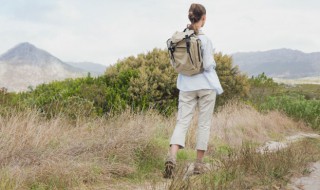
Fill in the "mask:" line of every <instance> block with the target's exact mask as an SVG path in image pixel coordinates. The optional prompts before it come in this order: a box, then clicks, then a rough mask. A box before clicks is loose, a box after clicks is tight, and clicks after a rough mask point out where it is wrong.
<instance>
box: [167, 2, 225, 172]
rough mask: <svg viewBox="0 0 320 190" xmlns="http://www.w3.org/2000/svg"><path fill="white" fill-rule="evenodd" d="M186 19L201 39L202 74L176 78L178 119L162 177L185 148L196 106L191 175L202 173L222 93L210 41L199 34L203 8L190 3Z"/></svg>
mask: <svg viewBox="0 0 320 190" xmlns="http://www.w3.org/2000/svg"><path fill="white" fill-rule="evenodd" d="M188 17H189V20H190V22H191V24H189V25H188V29H190V30H194V31H195V33H196V34H198V37H199V39H200V40H201V45H202V46H201V53H202V56H203V68H204V71H203V72H202V73H199V74H196V75H192V76H186V75H183V74H179V75H178V79H177V88H178V89H179V91H180V92H179V106H178V118H177V123H176V127H175V130H174V132H173V134H172V137H171V140H170V149H169V154H168V157H167V159H166V162H165V171H164V177H165V178H171V177H173V171H174V168H175V166H176V155H177V152H178V150H179V149H182V148H184V147H185V137H186V133H187V130H188V128H189V126H190V123H191V120H192V118H193V114H194V112H195V108H196V106H198V108H199V119H198V121H199V122H198V130H197V143H196V151H197V159H196V161H195V164H194V166H195V167H194V174H200V173H202V172H203V169H204V164H203V157H204V154H205V151H206V150H207V146H208V141H209V135H210V127H211V120H212V115H213V110H214V105H215V100H216V95H217V94H221V93H222V92H223V89H222V87H221V84H220V81H219V78H218V76H217V73H216V71H215V67H216V63H215V61H214V59H213V52H214V49H213V45H212V42H211V40H210V39H209V38H208V37H207V36H206V35H203V33H202V31H201V28H202V27H203V26H204V24H205V22H206V9H205V7H204V6H203V5H201V4H195V3H194V4H192V5H191V6H190V9H189V15H188ZM200 34H201V35H200Z"/></svg>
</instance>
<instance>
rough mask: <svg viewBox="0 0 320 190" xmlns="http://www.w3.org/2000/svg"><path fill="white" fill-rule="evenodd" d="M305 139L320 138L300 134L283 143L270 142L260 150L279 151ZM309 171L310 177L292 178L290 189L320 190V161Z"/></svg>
mask: <svg viewBox="0 0 320 190" xmlns="http://www.w3.org/2000/svg"><path fill="white" fill-rule="evenodd" d="M303 138H320V135H318V134H310V133H299V134H297V135H294V136H289V137H287V138H286V139H285V140H284V141H283V142H275V141H269V142H267V143H266V144H265V145H264V146H262V147H260V148H259V149H258V151H259V152H261V153H264V152H266V151H271V152H273V151H277V150H279V149H282V148H286V147H287V146H289V144H290V143H292V142H296V141H298V140H300V139H303ZM309 170H310V171H311V173H310V175H308V176H303V177H300V178H292V179H291V180H290V183H289V184H288V188H289V189H292V190H320V161H319V162H316V163H313V164H312V165H311V166H310V168H309Z"/></svg>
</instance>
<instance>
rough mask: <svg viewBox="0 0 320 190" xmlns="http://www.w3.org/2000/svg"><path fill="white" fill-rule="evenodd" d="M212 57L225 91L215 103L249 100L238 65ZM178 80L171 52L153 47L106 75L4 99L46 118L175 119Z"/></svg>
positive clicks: (225, 58) (121, 62) (222, 57)
mask: <svg viewBox="0 0 320 190" xmlns="http://www.w3.org/2000/svg"><path fill="white" fill-rule="evenodd" d="M214 56H215V59H216V62H217V67H216V70H217V73H218V75H219V77H220V81H221V83H222V86H223V88H224V93H223V95H221V96H219V97H218V100H217V105H218V106H219V105H223V104H224V103H225V102H226V101H228V100H230V99H233V98H236V97H243V96H246V95H247V93H248V90H249V84H248V81H247V78H246V76H245V75H242V74H240V73H239V69H238V67H234V66H233V65H232V59H231V57H230V56H228V55H222V53H218V54H215V55H214ZM177 76H178V74H177V73H176V72H175V71H174V69H173V67H172V66H171V64H170V61H169V55H168V52H167V51H165V50H160V49H153V50H152V51H150V52H148V53H145V54H144V53H143V54H139V55H137V56H136V57H134V56H130V57H128V58H125V59H123V60H119V61H118V62H117V63H116V64H115V65H113V66H110V67H109V68H108V69H107V70H106V72H105V75H104V76H100V77H97V78H92V77H91V76H90V75H88V76H87V77H84V78H77V79H66V80H64V81H54V82H51V83H49V84H42V85H39V86H37V87H36V88H35V89H32V88H30V89H29V91H28V92H24V93H19V94H13V95H12V96H13V97H14V98H11V99H10V98H7V97H6V98H5V99H4V98H2V99H0V101H2V102H4V101H6V102H9V103H7V104H8V105H13V104H16V103H18V104H21V105H24V106H26V107H31V108H36V109H38V110H39V111H41V112H42V113H43V114H45V115H46V116H47V117H52V116H55V115H57V114H59V113H63V114H66V115H68V116H69V117H71V118H76V117H77V116H76V115H80V116H91V115H95V114H97V115H102V114H111V113H121V112H122V111H123V110H126V109H128V108H129V109H131V110H133V111H144V110H149V109H150V108H151V109H156V110H158V111H159V112H160V113H162V114H164V115H171V114H172V113H173V112H175V111H176V109H177V104H178V95H179V90H178V89H177V87H176V81H177ZM0 98H1V96H0ZM86 109H89V111H88V110H86ZM78 110H81V112H80V111H78Z"/></svg>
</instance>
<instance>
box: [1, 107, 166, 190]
mask: <svg viewBox="0 0 320 190" xmlns="http://www.w3.org/2000/svg"><path fill="white" fill-rule="evenodd" d="M164 125H166V126H170V124H168V123H166V120H164V119H163V118H162V117H160V116H159V115H155V114H153V113H149V114H146V115H142V114H140V115H135V114H132V113H128V112H127V113H124V114H122V115H120V116H118V117H117V118H113V119H112V120H107V119H103V118H96V119H94V120H91V121H78V122H76V123H75V124H72V123H70V122H69V121H68V120H67V119H64V118H61V117H59V118H54V119H51V120H44V119H43V118H42V117H40V116H39V114H38V113H36V112H33V111H30V112H27V113H18V114H13V115H8V116H5V117H0V163H1V169H0V177H1V180H0V187H6V189H27V188H30V187H34V188H35V189H37V188H38V189H42V188H45V189H47V188H52V189H61V188H64V187H69V188H70V187H76V186H78V185H83V184H89V185H90V184H92V183H96V182H101V181H108V180H109V179H111V178H114V177H125V176H128V175H131V174H133V173H134V172H136V167H135V165H136V153H137V151H140V152H141V151H143V150H144V149H145V148H146V147H148V145H149V144H150V142H151V141H152V140H153V139H154V138H155V134H156V132H155V131H156V130H157V128H159V127H161V126H164Z"/></svg>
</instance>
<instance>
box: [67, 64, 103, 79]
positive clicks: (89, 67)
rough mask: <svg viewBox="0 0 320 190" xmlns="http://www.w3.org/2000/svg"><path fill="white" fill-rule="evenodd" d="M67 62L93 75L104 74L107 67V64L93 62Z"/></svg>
mask: <svg viewBox="0 0 320 190" xmlns="http://www.w3.org/2000/svg"><path fill="white" fill-rule="evenodd" d="M67 64H69V65H71V66H72V67H76V68H79V69H81V70H84V71H86V72H90V73H91V74H92V76H97V75H102V74H103V73H104V72H105V71H106V68H107V67H106V66H105V65H101V64H98V63H91V62H67Z"/></svg>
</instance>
